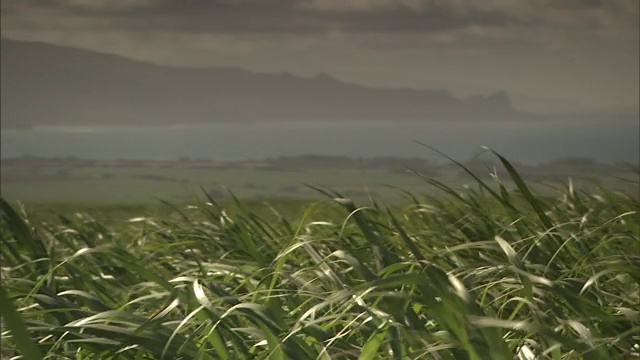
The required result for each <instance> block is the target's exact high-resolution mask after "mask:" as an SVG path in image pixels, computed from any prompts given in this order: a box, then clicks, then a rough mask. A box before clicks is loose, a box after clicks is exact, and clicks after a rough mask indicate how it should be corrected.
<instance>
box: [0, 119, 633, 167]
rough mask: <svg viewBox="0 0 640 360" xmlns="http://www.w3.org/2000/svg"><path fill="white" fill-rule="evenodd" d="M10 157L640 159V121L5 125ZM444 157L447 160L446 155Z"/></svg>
mask: <svg viewBox="0 0 640 360" xmlns="http://www.w3.org/2000/svg"><path fill="white" fill-rule="evenodd" d="M1 140H2V145H1V150H2V157H3V158H7V157H19V156H24V155H33V156H48V157H51V156H59V157H66V156H75V157H82V158H88V159H116V158H118V159H159V160H165V159H166V160H173V159H177V158H180V157H189V158H192V159H214V160H220V161H236V160H248V159H254V160H261V159H266V158H275V157H280V156H296V155H304V154H321V155H337V156H348V157H375V156H396V157H424V158H431V159H434V160H437V159H440V158H438V156H437V155H435V154H434V153H433V152H431V151H430V150H428V149H426V148H424V147H421V146H420V145H419V144H417V143H415V142H414V141H419V142H422V143H425V144H428V145H430V146H433V147H435V148H437V149H439V150H440V151H443V152H445V153H446V154H448V155H450V156H452V157H454V158H456V159H459V160H466V159H469V158H471V157H472V156H473V155H474V154H476V153H478V152H479V151H481V146H489V147H491V148H493V149H495V150H497V151H499V152H501V153H503V154H505V155H506V156H507V157H508V158H509V159H511V160H514V161H519V162H524V163H529V164H536V163H542V162H548V161H551V160H553V159H556V158H561V157H589V158H594V159H596V160H598V161H602V162H620V161H626V162H632V163H638V162H639V161H640V155H639V154H640V141H639V140H638V119H637V118H634V117H630V118H629V119H627V120H618V121H606V122H603V121H595V120H587V121H580V122H579V123H578V122H577V121H556V122H554V123H553V126H549V123H548V122H468V121H462V122H449V123H447V122H424V123H401V124H397V123H343V124H336V123H303V124H294V123H264V124H251V125H236V124H216V125H202V126H184V127H164V128H162V127H154V128H142V127H120V128H117V127H116V128H102V129H97V128H40V129H37V130H3V131H2V135H1ZM440 160H441V159H440Z"/></svg>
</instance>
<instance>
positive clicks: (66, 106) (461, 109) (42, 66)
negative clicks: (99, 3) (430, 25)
mask: <svg viewBox="0 0 640 360" xmlns="http://www.w3.org/2000/svg"><path fill="white" fill-rule="evenodd" d="M0 46H1V49H2V51H1V52H0V65H1V75H0V78H1V81H0V84H1V100H0V103H1V116H2V127H4V128H30V127H34V126H59V125H65V126H68V125H79V126H113V125H168V124H202V123H220V122H246V123H250V122H258V121H299V122H311V121H336V122H337V121H343V122H345V121H387V122H392V121H456V120H478V121H484V120H506V121H508V120H528V119H536V118H538V117H537V116H536V115H533V114H530V113H527V112H523V111H518V110H517V109H515V108H514V107H513V105H512V103H511V100H510V98H509V95H508V94H507V93H506V92H496V93H494V94H491V95H489V96H480V95H478V96H471V97H467V98H457V97H455V96H453V95H452V94H451V93H450V92H449V91H447V90H429V89H406V88H404V89H392V88H374V87H367V86H362V85H356V84H348V83H344V82H341V81H339V80H337V79H335V78H333V77H331V76H329V75H327V74H319V75H317V76H315V77H311V78H305V77H299V76H294V75H291V74H289V73H277V74H276V73H254V72H250V71H247V70H243V69H239V68H221V67H200V68H194V67H172V66H163V65H158V64H152V63H146V62H140V61H135V60H131V59H127V58H124V57H121V56H117V55H112V54H105V53H99V52H94V51H88V50H82V49H77V48H70V47H63V46H57V45H51V44H45V43H36V42H25V41H16V40H9V39H2V40H1V43H0Z"/></svg>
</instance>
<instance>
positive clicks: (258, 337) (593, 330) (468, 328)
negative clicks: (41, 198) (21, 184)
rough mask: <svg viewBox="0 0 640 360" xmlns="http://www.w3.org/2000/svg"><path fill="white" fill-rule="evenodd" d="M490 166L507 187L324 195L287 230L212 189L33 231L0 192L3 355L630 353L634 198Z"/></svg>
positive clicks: (637, 317) (639, 266)
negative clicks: (205, 194) (178, 204)
mask: <svg viewBox="0 0 640 360" xmlns="http://www.w3.org/2000/svg"><path fill="white" fill-rule="evenodd" d="M499 160H500V161H502V163H503V165H504V166H505V168H506V169H507V171H508V172H509V173H510V175H511V177H512V180H513V181H514V183H515V184H516V186H517V189H515V190H508V189H506V188H505V187H504V186H503V185H502V184H501V182H500V180H499V179H497V178H496V181H495V183H492V184H487V183H484V182H482V181H481V180H480V179H478V178H476V180H477V184H478V186H477V188H469V189H466V190H464V191H458V190H456V189H453V188H450V187H448V186H447V185H445V184H442V183H439V182H437V181H435V180H431V179H425V181H426V182H428V183H429V184H431V185H432V186H435V187H437V188H439V189H441V190H442V191H443V192H445V193H446V194H447V197H445V198H442V197H425V196H422V197H419V196H414V195H412V194H406V195H407V197H408V198H409V199H410V200H411V202H412V204H411V205H410V206H407V207H406V208H404V209H401V210H398V209H394V210H390V209H387V208H385V207H384V206H382V205H380V204H379V203H376V202H375V201H374V200H372V201H371V203H370V204H368V205H367V206H357V205H356V204H354V203H353V202H352V201H350V200H348V199H345V198H344V197H342V196H341V195H340V194H337V193H332V192H330V191H326V194H327V195H329V197H330V198H332V199H333V200H327V201H325V202H322V203H316V204H311V205H310V206H309V207H308V208H307V209H306V210H305V211H304V213H303V214H302V215H301V216H300V219H297V220H296V221H295V222H289V221H288V220H287V219H285V218H284V217H281V216H278V214H277V213H275V214H274V216H273V217H270V218H267V217H264V216H263V217H259V216H257V215H256V214H255V212H254V211H252V210H251V209H246V208H244V207H243V204H242V202H238V203H237V204H236V206H237V208H238V209H239V211H237V212H236V213H235V214H234V215H229V213H228V212H227V211H226V210H225V208H224V207H223V206H221V205H219V204H217V203H216V202H215V201H213V200H212V199H207V200H205V201H203V203H202V204H199V205H198V206H194V207H191V208H189V209H185V210H184V211H182V212H181V215H180V217H179V218H178V219H177V220H167V219H152V218H144V217H141V218H136V219H131V220H130V221H129V222H128V223H127V224H126V225H123V226H120V227H116V228H108V227H106V226H104V225H102V224H100V223H98V222H96V221H95V220H93V219H91V218H90V217H88V216H87V215H79V216H78V217H77V218H65V217H61V218H60V221H59V222H57V223H56V224H50V223H40V224H33V223H30V222H29V217H28V214H24V213H22V214H21V213H20V212H17V211H15V210H14V208H12V207H11V206H10V205H9V204H8V203H6V202H5V201H4V200H3V201H2V208H3V225H2V228H0V231H1V232H2V245H1V246H2V247H1V250H2V253H1V255H2V293H1V294H2V297H1V298H0V301H1V302H2V304H0V305H2V308H3V317H4V320H3V330H2V331H3V334H2V336H3V342H2V353H3V355H6V356H12V355H17V354H22V355H24V357H25V358H29V359H32V358H33V359H35V358H39V356H40V354H45V355H43V356H45V357H46V358H51V359H67V358H68V359H72V358H73V359H109V358H118V359H474V360H475V359H477V360H479V359H498V360H499V359H505V360H506V359H513V358H514V357H516V358H519V359H534V358H541V359H581V358H584V359H594V360H595V359H609V358H611V359H628V358H633V357H637V356H638V352H639V351H640V345H639V344H640V337H639V336H638V334H640V314H639V313H638V309H639V308H640V286H639V285H638V284H639V283H640V239H639V231H640V217H639V211H640V202H639V201H638V199H637V198H634V197H630V196H628V195H625V194H621V193H615V192H611V191H607V190H606V189H602V190H601V191H600V192H599V193H598V194H591V193H585V192H582V191H578V190H576V189H574V188H573V187H572V186H571V184H570V183H569V184H567V185H566V187H565V188H564V189H559V190H558V196H557V197H556V198H547V197H545V198H543V197H540V196H537V195H535V194H534V193H532V192H531V191H530V190H529V188H528V186H527V185H526V184H525V183H524V182H523V181H522V179H521V178H520V177H519V176H518V174H517V173H516V172H515V170H514V169H513V168H512V167H511V166H510V164H509V163H508V162H507V161H506V160H505V159H503V158H502V157H499ZM471 175H473V174H471ZM321 191H323V190H321ZM319 214H322V215H321V217H319V216H320V215H319ZM7 302H8V303H7ZM14 310H17V311H14ZM29 336H30V337H31V339H29ZM33 343H35V344H37V346H35V347H34V345H33Z"/></svg>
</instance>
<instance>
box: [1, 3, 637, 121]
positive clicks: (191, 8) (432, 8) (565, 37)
mask: <svg viewBox="0 0 640 360" xmlns="http://www.w3.org/2000/svg"><path fill="white" fill-rule="evenodd" d="M0 4H1V17H2V19H1V26H2V28H1V29H2V36H3V37H6V38H12V39H21V40H38V41H44V42H49V43H54V44H61V45H72V46H76V47H82V48H87V49H92V50H99V51H103V52H109V53H116V54H120V55H123V56H126V57H130V58H135V59H140V60H146V61H151V62H155V63H161V64H172V65H185V66H237V67H243V68H247V69H250V70H255V71H268V72H280V71H288V72H291V73H294V74H299V75H305V76H309V75H315V74H317V73H319V72H325V73H329V74H331V75H333V76H335V77H336V78H338V79H341V80H343V81H348V82H356V83H361V84H367V85H375V86H385V87H399V86H403V87H404V86H407V87H417V88H447V89H450V90H452V91H453V92H454V93H456V94H457V95H462V96H466V95H470V94H472V93H487V92H488V91H491V90H507V91H510V92H512V93H514V94H521V95H530V96H541V97H557V98H563V99H573V100H577V101H580V102H582V103H584V104H585V105H591V106H595V105H597V106H632V107H634V108H637V107H638V97H639V95H640V94H639V90H638V87H639V85H638V84H639V71H638V67H639V61H640V59H639V51H640V50H639V42H640V38H639V16H640V15H639V4H640V1H638V0H172V1H169V0H129V1H125V0H111V1H106V0H105V1H100V0H40V1H35V0H32V1H28V0H19V1H18V0H15V1H12V0H1V2H0Z"/></svg>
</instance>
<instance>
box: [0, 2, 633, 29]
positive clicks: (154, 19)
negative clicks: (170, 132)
mask: <svg viewBox="0 0 640 360" xmlns="http://www.w3.org/2000/svg"><path fill="white" fill-rule="evenodd" d="M638 8H639V2H638V1H637V0H608V1H605V0H602V1H599V0H527V1H524V0H520V1H518V0H181V1H175V0H130V1H125V0H112V1H96V0H38V1H36V0H31V1H15V2H13V1H12V2H8V1H4V2H2V15H3V18H8V17H12V18H14V19H13V20H14V21H12V24H13V25H15V26H28V23H29V20H30V18H34V17H38V16H45V15H46V16H53V17H55V19H52V21H46V19H42V20H44V21H45V24H49V26H51V27H52V28H59V27H65V26H67V25H65V24H64V22H63V21H62V20H63V19H67V20H68V19H77V18H81V19H83V20H84V22H83V25H84V26H85V27H87V28H118V29H121V30H130V31H186V32H210V33H269V32H274V33H278V32H288V33H297V32H301V33H308V32H316V33H322V32H328V31H343V32H355V33H358V32H376V33H378V32H382V33H384V32H416V33H429V32H438V31H449V30H453V29H461V28H468V27H472V26H484V27H490V28H498V29H509V28H513V27H527V28H535V27H541V26H544V27H552V28H561V29H564V30H566V31H585V30H603V29H604V30H611V31H612V32H615V31H618V30H621V29H626V30H629V29H630V28H633V27H637V25H638V13H639V11H638ZM20 18H22V20H24V21H22V23H21V22H20V21H19V20H20ZM56 19H58V20H60V21H56ZM78 26H80V24H78Z"/></svg>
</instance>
